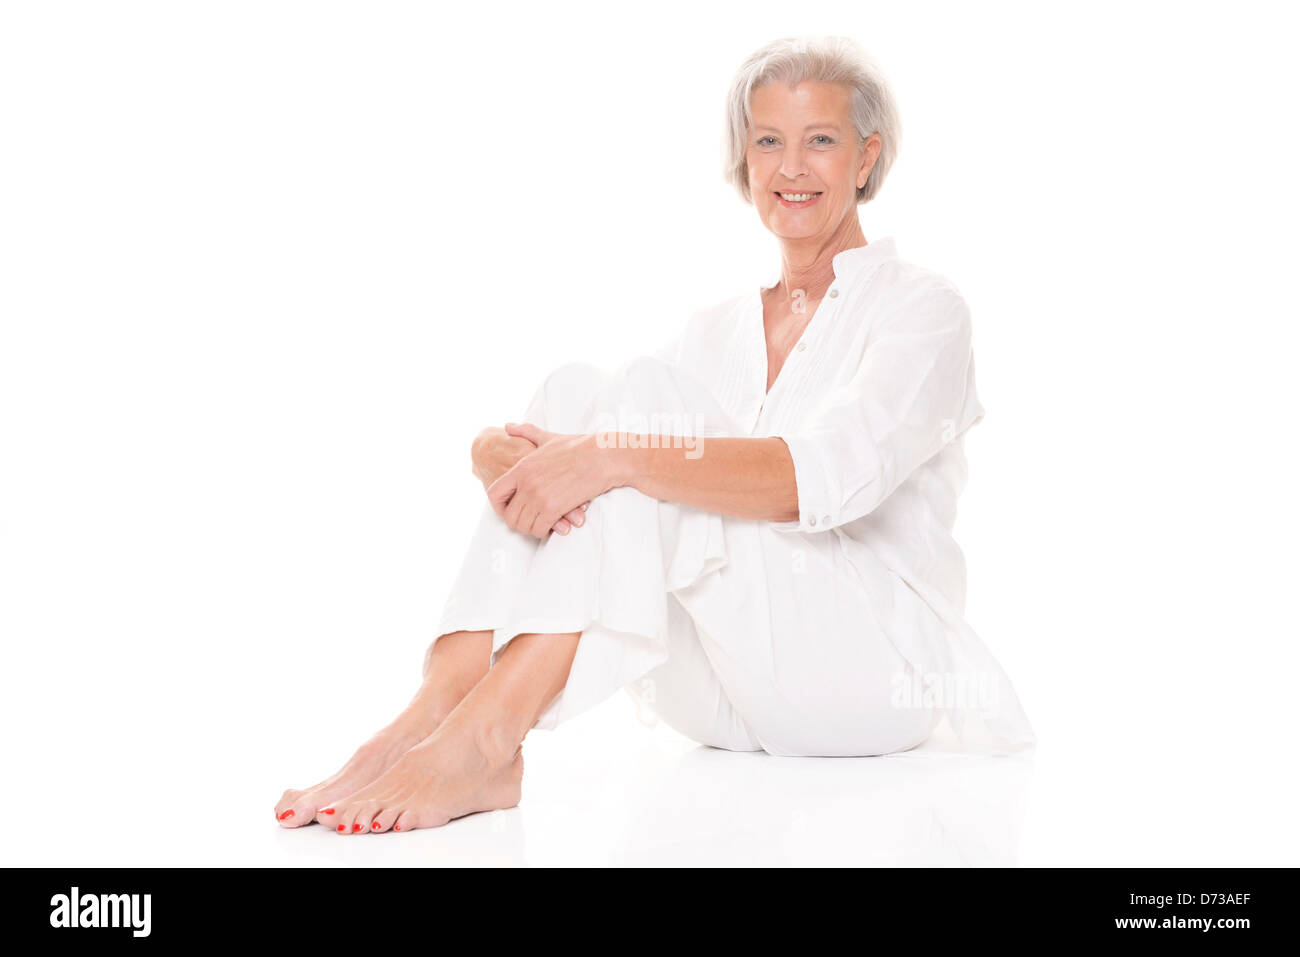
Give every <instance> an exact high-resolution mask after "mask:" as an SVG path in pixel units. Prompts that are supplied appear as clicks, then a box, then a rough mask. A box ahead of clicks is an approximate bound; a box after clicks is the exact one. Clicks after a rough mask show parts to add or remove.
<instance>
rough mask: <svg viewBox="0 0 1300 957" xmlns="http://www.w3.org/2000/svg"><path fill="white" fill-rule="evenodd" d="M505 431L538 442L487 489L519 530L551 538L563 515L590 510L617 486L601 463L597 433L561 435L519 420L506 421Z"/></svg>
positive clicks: (499, 511)
mask: <svg viewBox="0 0 1300 957" xmlns="http://www.w3.org/2000/svg"><path fill="white" fill-rule="evenodd" d="M505 431H506V434H507V435H509V436H511V437H514V438H523V439H526V440H528V441H529V442H531V443H532V444H534V445H535V446H536V449H535V450H534V451H532V452H529V453H528V454H526V455H525V456H524V457H523V458H521V459H520V460H519V461H518V462H517V463H516V464H515V465H514V466H513V467H512V468H511V469H510V470H509V471H507V472H506V473H505V474H504V475H502V476H501V477H500V478H498V479H497V480H496V481H494V482H493V483H492V484H491V485H490V486H488V490H487V493H488V501H489V502H491V503H492V508H493V509H495V510H496V513H497V514H498V515H500V516H501V517H502V519H504V520H505V522H506V524H507V525H509V526H510V527H511V528H513V529H515V530H516V531H520V532H524V533H526V534H529V535H533V536H535V537H537V538H545V537H546V535H547V533H548V532H549V531H550V529H551V528H552V527H556V526H557V525H558V523H559V521H560V520H561V519H563V518H567V517H568V516H571V515H573V514H574V511H579V512H581V511H585V510H586V508H587V505H588V504H589V503H590V502H591V500H592V499H593V498H595V497H596V496H597V495H600V494H601V493H603V492H606V491H608V490H609V489H610V488H611V487H612V485H611V484H610V483H609V482H608V481H607V480H606V478H605V476H604V475H603V474H602V473H601V470H600V469H598V468H597V467H596V461H597V460H596V457H595V455H594V452H595V448H596V446H595V436H594V435H560V434H558V433H555V432H547V431H545V430H544V429H539V428H538V427H537V426H535V425H529V424H527V423H524V424H522V425H516V424H515V423H513V422H507V423H506V429H505ZM575 503H582V504H581V505H576V506H575ZM573 524H581V522H574V523H573ZM556 531H559V532H560V534H562V535H565V534H568V532H567V531H561V530H560V529H559V528H558V527H556Z"/></svg>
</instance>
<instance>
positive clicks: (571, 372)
mask: <svg viewBox="0 0 1300 957" xmlns="http://www.w3.org/2000/svg"><path fill="white" fill-rule="evenodd" d="M608 381H609V375H608V373H606V372H605V371H604V370H602V369H600V368H599V367H597V366H594V365H592V364H590V363H587V362H566V363H565V364H564V365H562V366H559V367H558V368H556V369H554V370H552V371H551V372H550V373H549V374H548V375H547V376H546V378H544V379H543V380H542V383H541V385H539V386H538V387H537V391H536V392H535V393H534V394H533V401H532V402H531V403H530V404H529V406H528V411H527V412H525V413H524V421H526V422H531V423H533V424H534V425H536V426H539V427H541V428H543V429H547V430H549V431H552V432H578V431H581V430H582V417H583V415H584V413H585V412H586V410H587V408H588V407H589V406H590V405H591V402H592V400H593V398H594V397H595V396H596V395H597V394H598V393H599V392H600V391H601V389H603V388H604V387H605V386H606V384H607V383H608Z"/></svg>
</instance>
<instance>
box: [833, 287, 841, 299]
mask: <svg viewBox="0 0 1300 957" xmlns="http://www.w3.org/2000/svg"><path fill="white" fill-rule="evenodd" d="M839 294H840V291H839V290H838V289H832V290H831V298H832V299H834V298H835V297H836V296H838V295H839Z"/></svg>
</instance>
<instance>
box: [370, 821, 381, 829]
mask: <svg viewBox="0 0 1300 957" xmlns="http://www.w3.org/2000/svg"><path fill="white" fill-rule="evenodd" d="M370 830H372V831H377V830H379V822H378V821H372V822H371V824H370Z"/></svg>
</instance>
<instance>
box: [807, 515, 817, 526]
mask: <svg viewBox="0 0 1300 957" xmlns="http://www.w3.org/2000/svg"><path fill="white" fill-rule="evenodd" d="M808 524H809V525H816V524H817V516H816V515H809V516H808Z"/></svg>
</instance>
